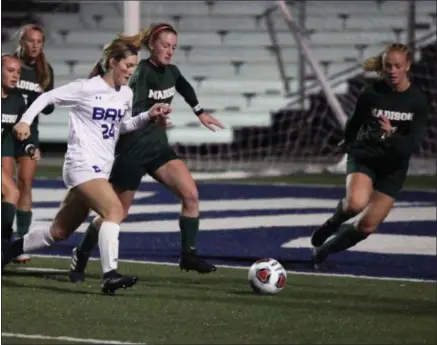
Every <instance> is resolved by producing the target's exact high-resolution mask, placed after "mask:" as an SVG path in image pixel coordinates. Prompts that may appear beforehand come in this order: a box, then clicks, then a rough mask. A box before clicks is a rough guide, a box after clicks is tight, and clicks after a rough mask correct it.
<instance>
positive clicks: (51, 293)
mask: <svg viewBox="0 0 437 345" xmlns="http://www.w3.org/2000/svg"><path fill="white" fill-rule="evenodd" d="M127 3H130V6H127V5H126V4H127ZM132 3H135V2H134V1H130V2H127V1H126V2H122V1H76V2H75V1H3V2H2V4H1V6H2V52H10V51H12V50H13V49H14V47H15V45H16V38H17V37H16V36H15V34H16V33H17V31H18V29H19V27H20V26H21V25H23V24H26V23H32V22H34V23H39V24H41V25H43V26H44V28H45V30H46V34H47V42H46V46H45V54H46V56H47V59H48V60H49V62H50V63H51V65H52V66H53V69H54V72H55V86H59V85H63V84H65V83H67V82H69V81H71V80H74V79H76V78H78V77H85V76H86V75H87V73H88V72H89V70H90V68H91V66H92V65H93V64H94V63H95V61H97V60H98V59H99V58H100V54H101V49H102V46H103V45H104V44H105V43H107V42H109V41H110V40H111V39H113V38H114V35H115V33H118V32H128V33H135V32H136V30H138V25H137V24H140V26H141V27H142V28H145V27H147V26H148V25H149V24H150V23H152V22H161V21H164V22H168V23H170V24H172V25H174V26H175V27H176V28H177V29H178V31H179V48H178V50H177V52H176V54H175V57H174V63H175V64H177V65H178V66H179V68H180V69H181V71H182V73H183V74H184V76H185V77H186V78H187V79H188V80H190V81H191V82H192V84H193V86H194V87H195V90H196V92H197V95H198V98H199V100H200V103H201V104H202V105H203V106H204V107H205V108H206V109H207V110H208V111H209V112H210V113H212V114H214V115H215V116H217V118H219V119H220V120H221V121H222V122H223V123H224V124H225V126H226V129H225V130H222V131H218V132H216V133H211V132H209V131H208V130H207V129H205V128H203V127H202V126H201V125H200V123H199V122H198V121H197V119H196V116H195V115H194V114H193V113H192V111H191V109H190V108H189V106H188V105H186V104H185V103H184V101H183V99H182V98H181V97H180V96H179V95H177V96H176V97H175V99H174V101H173V108H174V116H173V118H174V121H175V127H174V128H172V129H171V130H169V132H168V134H169V138H170V141H171V142H172V144H173V145H174V148H175V149H176V150H177V152H178V153H179V154H180V155H181V156H182V157H183V158H184V159H185V161H186V162H187V164H188V165H189V166H190V167H191V168H192V169H193V171H194V176H195V178H196V180H197V181H198V182H199V192H200V198H201V205H200V207H201V216H202V218H201V230H202V231H201V232H200V233H199V243H198V247H199V251H200V253H201V254H202V255H205V256H207V257H208V259H209V260H211V261H213V262H215V263H217V264H222V265H223V264H226V265H230V266H235V265H238V266H246V267H247V265H249V264H251V263H252V262H253V261H254V260H255V259H257V258H259V257H264V256H273V257H276V258H278V259H279V260H281V262H282V263H284V265H285V266H286V268H287V269H289V270H292V272H294V273H296V274H294V275H290V276H289V279H290V285H291V286H292V288H289V289H286V290H284V292H283V293H281V295H282V296H284V297H281V298H283V299H278V300H271V299H267V300H260V299H257V300H255V299H254V297H252V296H249V295H247V294H246V292H247V289H246V285H245V284H246V281H245V279H246V278H245V273H244V274H241V272H237V271H235V272H234V271H231V270H225V269H222V268H221V269H220V270H219V272H217V275H214V276H208V277H207V278H205V277H204V278H197V277H195V276H192V275H184V274H182V273H178V272H177V270H175V269H174V268H172V267H171V266H170V267H164V266H156V265H155V266H156V267H154V266H150V265H147V264H143V265H134V264H129V263H126V262H124V263H123V270H124V271H126V272H135V274H138V275H139V276H140V277H141V279H142V278H144V279H142V280H141V282H140V284H139V287H138V288H136V289H135V291H128V292H126V293H125V294H124V296H129V295H131V296H133V297H134V298H131V299H125V298H122V299H120V300H116V299H114V300H113V301H112V302H111V303H107V302H106V301H103V300H101V299H100V297H99V296H97V295H92V293H90V286H91V287H92V289H94V290H96V291H97V289H98V285H99V279H100V269H99V266H98V264H97V263H96V262H92V263H91V265H90V266H91V267H90V275H89V277H88V280H87V281H88V282H89V283H88V285H87V284H85V285H84V286H83V287H70V285H69V284H66V282H65V270H66V269H68V258H69V256H70V254H71V249H72V248H73V247H74V246H75V245H76V244H77V242H78V241H79V238H80V236H81V232H82V231H84V229H85V228H86V225H87V224H84V225H83V226H82V227H81V228H80V229H79V233H77V234H75V235H73V236H72V237H71V238H70V239H69V240H68V241H66V242H64V243H62V244H59V245H57V246H55V247H54V248H51V249H50V250H46V251H43V252H41V253H39V254H41V255H49V256H50V257H49V258H48V259H38V258H33V259H32V263H31V265H33V266H32V267H31V268H33V269H34V270H33V271H31V270H28V271H25V270H24V269H23V270H20V269H18V271H17V272H15V274H16V275H15V276H13V277H12V278H10V277H6V278H2V286H6V287H7V288H6V289H2V293H4V295H3V296H2V297H3V298H2V303H3V304H2V319H3V320H5V319H7V323H3V324H2V340H3V341H9V342H10V343H12V340H14V341H17V342H18V340H20V341H22V343H25V340H27V341H28V342H27V343H37V342H36V341H40V342H44V343H48V342H49V340H51V341H53V343H56V342H57V343H59V342H62V343H66V342H68V341H70V340H71V339H70V340H68V339H66V338H62V339H60V338H56V341H55V340H54V338H51V337H55V336H70V337H75V339H76V341H78V340H77V339H78V338H81V339H82V340H85V342H86V340H87V339H84V338H98V339H108V340H111V341H114V340H116V339H118V340H120V341H121V340H124V341H127V340H130V341H135V342H143V341H146V342H148V343H170V342H171V341H172V342H173V343H200V342H202V343H218V342H221V343H255V342H256V343H271V342H275V343H290V341H293V340H294V341H296V342H301V343H320V342H321V341H323V342H325V343H328V342H331V343H346V342H347V343H360V342H362V339H366V340H368V341H369V343H393V342H396V343H402V342H405V343H435V332H434V331H433V330H434V326H435V288H432V285H431V284H429V285H426V286H425V285H422V284H418V285H409V284H410V283H408V282H407V280H408V279H410V280H411V279H414V280H415V281H424V280H426V281H431V282H432V283H433V284H435V280H436V272H435V258H436V243H435V215H436V206H435V202H436V193H435V182H436V176H435V173H436V154H437V150H436V126H437V113H436V100H437V94H436V90H437V88H436V86H437V85H436V84H437V83H436V72H437V71H436V68H437V64H436V9H435V3H434V2H433V1H373V0H369V1H291V2H289V3H288V11H290V13H291V15H292V17H293V19H295V21H296V23H298V24H299V26H300V27H301V28H304V30H303V32H295V31H293V28H294V25H293V24H292V25H289V24H290V23H289V22H287V21H286V20H285V19H286V18H289V17H287V13H286V12H284V11H282V10H281V9H280V8H279V7H278V6H277V5H276V2H273V1H244V2H240V1H221V0H217V1H214V0H210V1H141V2H139V6H140V7H139V9H136V8H135V7H134V6H135V5H132ZM126 6H127V7H126ZM132 6H133V7H132ZM126 18H127V19H126ZM302 34H303V35H302ZM303 36H304V37H305V38H303ZM393 41H400V42H402V43H408V44H409V45H410V48H411V49H412V50H413V51H414V56H415V62H414V66H413V69H412V78H413V80H414V82H416V83H418V84H419V85H420V86H421V87H422V88H423V90H424V91H425V92H426V93H427V95H428V97H429V99H430V105H431V114H430V120H429V127H428V131H427V136H426V139H425V140H424V142H423V143H422V145H421V148H420V149H419V150H418V151H417V152H416V153H415V156H414V159H413V161H412V165H411V169H410V171H409V175H410V176H409V178H408V180H407V183H406V187H407V189H408V190H407V191H405V192H404V193H402V195H401V197H400V199H399V200H398V202H397V203H396V205H395V208H394V209H393V211H392V213H391V214H390V216H389V217H388V218H387V220H386V221H385V223H384V224H383V225H382V226H381V228H380V229H379V231H378V234H375V235H373V236H371V237H370V238H369V239H368V240H367V241H364V242H363V243H362V244H360V245H358V246H356V247H355V248H354V249H352V250H351V251H348V252H346V253H342V254H339V255H337V256H335V257H333V258H332V259H331V260H330V262H329V265H328V269H327V273H326V274H327V275H336V274H337V275H343V276H345V275H354V276H356V275H359V276H363V275H364V276H371V277H377V278H379V279H381V278H382V279H402V280H403V282H402V284H398V283H397V282H388V281H385V280H384V281H379V280H373V279H372V280H368V282H366V281H362V280H361V281H357V282H354V281H353V280H341V279H336V278H334V277H326V276H324V277H322V278H321V277H320V276H316V277H305V276H300V275H298V274H297V272H299V274H302V273H305V272H306V273H308V272H309V273H310V274H314V272H312V271H311V269H310V268H309V266H308V259H309V257H310V253H311V251H310V245H309V236H310V234H311V231H312V229H313V228H314V226H316V225H318V224H320V223H321V222H323V221H324V220H325V219H326V218H327V217H328V216H329V215H330V214H331V213H332V212H333V211H334V208H335V206H336V204H337V201H338V199H339V198H341V197H342V196H343V195H344V190H343V185H344V175H343V172H344V166H342V165H341V164H340V165H338V166H336V165H335V164H336V163H337V162H339V161H340V163H341V159H342V156H343V152H342V149H341V147H338V146H337V144H338V142H339V141H340V140H341V137H342V128H343V125H344V121H345V119H346V118H347V116H349V115H350V114H351V111H352V110H353V107H354V102H355V100H356V97H357V95H358V92H359V90H360V89H361V87H362V86H363V85H365V83H367V82H369V81H371V80H372V78H375V75H372V74H363V73H362V70H361V68H360V62H362V60H363V59H364V58H365V57H368V56H372V55H375V54H379V53H381V52H382V51H383V49H384V47H385V46H386V45H387V44H389V43H391V42H393ZM302 42H303V45H302ZM302 48H303V49H302ZM305 48H309V49H305ZM301 52H305V54H302V55H301V54H300V53H301ZM145 56H146V55H145V53H143V57H145ZM312 66H315V67H316V69H317V67H319V68H318V71H319V72H322V73H318V74H317V76H316V73H315V70H313V68H312ZM302 86H304V88H303V87H302ZM333 95H335V99H334V100H333V97H332V96H333ZM338 105H340V107H338ZM67 117H68V116H67V109H63V108H56V110H55V112H54V113H53V114H52V115H49V116H44V115H41V116H40V138H41V142H42V155H43V159H42V160H41V161H40V163H39V170H38V173H37V180H36V181H35V185H34V190H33V197H34V204H33V212H34V221H36V222H50V220H51V219H52V218H53V216H54V215H55V212H56V210H57V208H58V206H59V203H60V201H61V200H62V198H63V196H64V194H65V187H64V185H63V183H62V181H61V180H60V177H61V176H62V172H61V164H62V157H63V154H64V152H65V142H66V137H67ZM333 164H334V166H333ZM328 171H333V172H336V173H337V174H333V173H330V172H328ZM206 179H209V181H204V180H206ZM211 179H212V180H211ZM224 180H226V181H224ZM179 210H180V206H179V204H178V200H176V198H175V197H174V196H173V195H171V194H170V193H169V192H168V190H166V189H165V188H164V187H163V186H161V185H159V184H157V183H154V182H151V179H150V178H145V181H144V183H142V185H141V187H140V190H139V192H138V193H137V196H136V199H135V202H134V205H133V207H132V208H131V212H130V215H129V217H128V219H127V220H126V221H125V222H124V223H123V226H122V232H121V235H120V246H121V247H120V258H121V259H122V260H126V259H130V260H135V262H138V261H151V262H170V263H176V262H177V260H178V254H179V253H178V251H179V233H178V229H177V217H178V213H179ZM53 255H58V256H61V257H63V258H65V259H60V258H53ZM93 256H94V257H96V258H97V257H98V250H96V251H95V252H94V255H93ZM34 266H35V267H36V268H35V267H34ZM11 269H12V270H14V269H13V268H11ZM38 270H39V271H38ZM48 270H52V271H51V273H50V272H49V271H48ZM40 271H41V272H42V273H41V272H40ZM19 272H21V275H22V276H20V274H18V273H19ZM32 272H33V273H32ZM35 272H36V273H35ZM37 272H40V273H37ZM17 275H18V276H17ZM41 275H42V276H43V277H44V278H47V279H43V280H41V279H40V278H41ZM35 276H36V277H35ZM143 280H144V283H143ZM60 282H61V283H60ZM141 284H144V286H142V285H141ZM390 284H391V285H390ZM411 284H413V283H411ZM428 286H430V287H431V288H430V289H428ZM143 287H144V288H143ZM94 290H93V291H94ZM22 291H25V293H24V294H23V293H22ZM90 295H91V296H92V299H90V298H89V296H90ZM340 296H345V297H344V300H343V299H342V298H341V297H340ZM360 296H366V297H365V298H364V299H363V298H361V297H360ZM327 297H329V298H327ZM210 299H212V300H214V303H212V304H209V300H210ZM416 299H417V300H416ZM143 300H144V301H145V302H144V303H146V305H147V307H144V303H141V302H142V301H143ZM364 300H365V301H364ZM35 301H38V302H35ZM57 303H59V304H62V305H69V311H68V319H69V320H74V322H75V324H76V325H78V326H77V327H76V328H72V327H69V325H70V324H71V323H69V322H65V318H66V317H67V316H66V314H65V313H64V312H63V310H64V309H63V308H59V307H58V305H59V304H57ZM173 303H174V305H173ZM336 304H338V306H337V305H336ZM376 305H377V307H376ZM84 306H86V307H88V309H87V313H88V314H87V316H86V317H84V313H83V308H84ZM171 306H173V307H171ZM235 306H237V307H238V308H237V309H236V307H235ZM272 306H273V308H272ZM315 306H317V308H319V309H318V312H317V313H314V308H315ZM86 307H85V308H86ZM23 308H27V309H29V310H32V311H33V312H26V313H23V312H22V310H24V309H23ZM47 308H50V310H51V316H52V317H51V318H38V317H36V315H45V313H47ZM111 308H112V309H111ZM138 308H139V309H138ZM171 308H173V309H171ZM195 308H197V309H195ZM320 308H321V309H320ZM430 308H431V309H430ZM121 309H123V310H129V312H126V313H118V310H121ZM145 309H147V312H148V313H149V314H147V313H145V311H144V310H145ZM171 310H173V311H174V310H181V311H183V310H187V311H190V310H191V311H193V312H191V313H189V314H188V316H187V315H184V316H183V317H181V316H180V315H179V314H178V313H176V312H170V311H171ZM194 310H197V311H194ZM198 310H201V312H198ZM345 310H346V311H347V313H345ZM163 311H164V312H163ZM363 313H366V314H363ZM345 314H348V316H345ZM109 315H116V316H114V317H109ZM150 315H153V316H150ZM235 315H240V317H239V318H238V317H236V316H235ZM278 315H282V317H279V318H278V317H277V316H278ZM430 315H432V317H431V316H430ZM105 316H107V317H105ZM197 317H198V318H197ZM348 317H349V319H348ZM404 317H405V318H404ZM102 318H104V321H101V320H102ZM314 318H315V319H314ZM181 319H182V320H184V321H186V322H187V324H191V325H192V324H195V325H196V327H195V328H192V327H190V328H189V329H190V330H191V331H190V332H191V333H190V332H183V331H181V329H180V328H179V327H181V326H180V325H181V323H180V320H181ZM239 319H241V320H244V321H241V322H240V321H238V320H239ZM217 320H219V321H217ZM381 320H385V321H386V322H385V323H384V322H381ZM90 324H93V327H89V325H90ZM314 324H318V325H319V326H318V329H315V328H314V327H313V326H311V325H314ZM363 324H365V325H366V326H368V327H373V328H372V329H373V331H372V332H370V333H369V332H368V329H367V328H365V327H364V328H362V327H361V328H356V327H355V325H361V326H362V325H363ZM23 325H26V327H25V328H26V329H25V330H24V329H23ZM208 325H214V327H213V328H209V327H208ZM266 325H268V327H269V329H271V332H270V333H268V332H267V333H266V332H259V330H260V329H262V328H265V327H267V326H266ZM293 325H295V327H296V329H299V330H300V331H299V332H297V331H296V330H291V331H290V329H293ZM339 325H340V326H341V325H342V326H344V327H340V329H341V331H337V330H338V329H339ZM197 326H198V327H197ZM170 327H173V328H170ZM204 327H208V328H207V330H208V331H205V328H204ZM169 329H172V330H173V332H172V333H171V334H170V333H169V331H168V330H169ZM431 331H432V333H433V334H431V333H430V332H431ZM290 332H291V333H290ZM23 333H26V334H23ZM29 334H31V335H29ZM32 334H33V335H32ZM35 334H36V335H37V336H35ZM290 334H292V339H291V340H290V338H288V337H289V335H290ZM18 338H20V339H18ZM88 342H89V341H88ZM105 342H106V341H105Z"/></svg>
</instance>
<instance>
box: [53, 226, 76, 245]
mask: <svg viewBox="0 0 437 345" xmlns="http://www.w3.org/2000/svg"><path fill="white" fill-rule="evenodd" d="M73 232H74V230H72V229H68V228H67V227H62V226H60V225H59V224H56V223H54V224H52V226H51V228H50V235H51V236H52V238H53V241H55V242H61V241H65V240H68V238H69V237H70V235H71V234H72V233H73Z"/></svg>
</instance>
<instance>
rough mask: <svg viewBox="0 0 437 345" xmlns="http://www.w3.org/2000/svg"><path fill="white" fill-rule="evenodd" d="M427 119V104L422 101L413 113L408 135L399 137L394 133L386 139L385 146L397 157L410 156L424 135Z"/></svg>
mask: <svg viewBox="0 0 437 345" xmlns="http://www.w3.org/2000/svg"><path fill="white" fill-rule="evenodd" d="M428 117H429V108H428V103H427V101H426V100H425V99H424V100H423V101H422V102H420V104H418V106H417V107H416V109H415V111H414V118H413V121H412V123H411V127H410V131H409V132H408V134H407V135H401V134H397V133H396V132H394V133H393V134H392V135H391V136H390V137H388V138H387V139H386V142H387V145H388V146H389V147H390V149H391V151H392V152H393V154H395V155H397V156H410V155H412V154H413V153H414V151H416V150H417V149H418V148H419V146H420V144H421V143H422V141H423V139H424V137H425V134H426V127H427V123H428Z"/></svg>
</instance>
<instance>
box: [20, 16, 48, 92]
mask: <svg viewBox="0 0 437 345" xmlns="http://www.w3.org/2000/svg"><path fill="white" fill-rule="evenodd" d="M29 30H35V31H38V32H40V33H41V34H42V39H43V44H44V43H45V40H46V35H45V33H44V29H43V28H42V27H41V26H39V25H36V24H27V25H24V26H23V27H22V28H21V30H20V34H19V35H20V36H19V37H20V40H19V44H18V47H17V49H16V51H15V53H16V54H17V56H18V57H19V58H20V59H21V60H24V61H25V60H26V57H27V56H26V55H27V52H26V49H25V47H24V45H23V41H24V39H25V38H26V34H27V33H28V31H29ZM35 67H36V68H35V69H36V80H37V81H38V84H39V85H40V86H41V89H43V90H45V89H46V88H47V87H48V86H49V85H50V82H51V80H52V78H53V76H52V73H51V71H50V67H49V63H48V62H47V59H46V57H45V55H44V52H43V51H41V53H40V54H39V55H38V57H37V58H36V61H35Z"/></svg>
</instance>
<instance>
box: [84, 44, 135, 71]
mask: <svg viewBox="0 0 437 345" xmlns="http://www.w3.org/2000/svg"><path fill="white" fill-rule="evenodd" d="M102 55H103V57H102V58H101V59H100V60H99V61H97V62H96V63H95V65H94V67H93V69H92V70H91V72H90V74H89V75H88V78H93V77H95V76H98V75H100V76H103V75H104V74H105V73H106V72H108V71H109V68H110V67H109V61H110V60H111V59H115V60H116V61H120V60H121V59H124V58H126V57H128V56H130V55H138V49H137V47H135V46H134V45H133V44H132V43H130V42H127V41H124V40H121V39H119V38H117V39H115V40H112V41H111V42H109V43H108V44H107V45H105V46H104V47H103V54H102Z"/></svg>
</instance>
